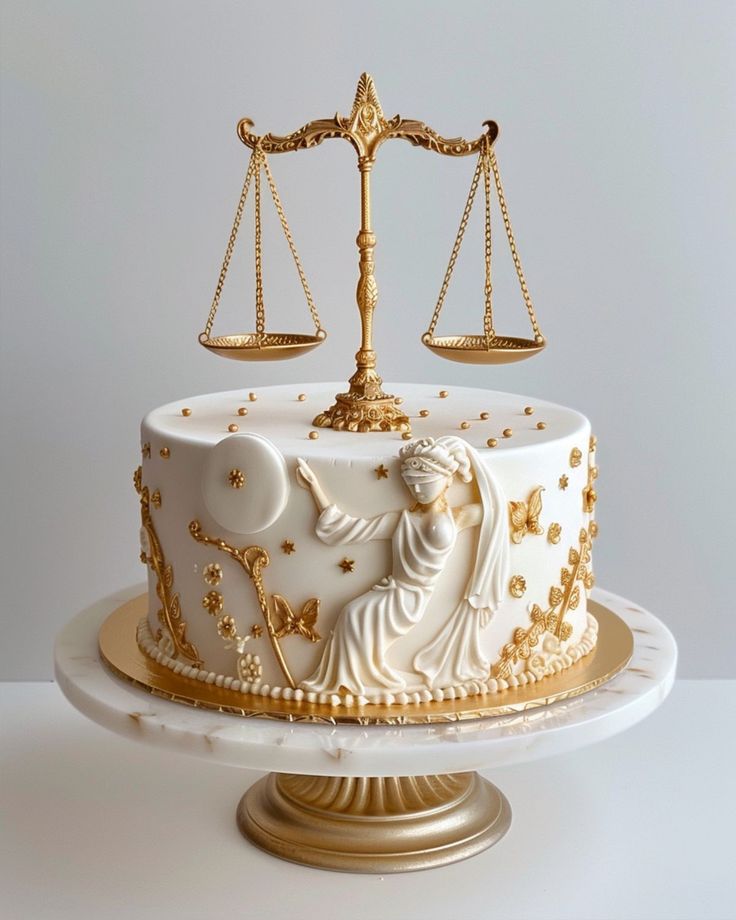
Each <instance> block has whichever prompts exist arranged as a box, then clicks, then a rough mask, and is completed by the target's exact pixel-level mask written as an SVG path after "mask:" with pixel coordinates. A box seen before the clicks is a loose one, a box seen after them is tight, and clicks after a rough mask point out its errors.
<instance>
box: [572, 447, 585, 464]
mask: <svg viewBox="0 0 736 920" xmlns="http://www.w3.org/2000/svg"><path fill="white" fill-rule="evenodd" d="M582 462H583V452H582V450H580V448H579V447H573V449H572V450H571V451H570V466H571V467H573V469H574V468H575V467H576V466H580V464H581V463H582Z"/></svg>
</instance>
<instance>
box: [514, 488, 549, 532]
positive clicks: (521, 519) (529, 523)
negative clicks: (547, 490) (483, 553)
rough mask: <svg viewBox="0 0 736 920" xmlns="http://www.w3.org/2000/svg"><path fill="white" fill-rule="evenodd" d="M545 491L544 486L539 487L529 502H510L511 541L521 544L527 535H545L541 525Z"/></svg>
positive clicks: (531, 495)
mask: <svg viewBox="0 0 736 920" xmlns="http://www.w3.org/2000/svg"><path fill="white" fill-rule="evenodd" d="M543 491H544V486H537V487H536V489H534V490H533V491H532V493H531V494H530V495H529V499H528V500H527V501H525V502H524V501H520V502H509V518H510V520H511V539H512V541H513V542H514V543H521V541H522V540H523V539H524V536H525V535H526V534H527V533H532V534H537V535H539V534H543V533H544V528H543V527H542V526H541V525H540V523H539V515H540V514H541V513H542V492H543Z"/></svg>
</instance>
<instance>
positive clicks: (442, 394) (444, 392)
mask: <svg viewBox="0 0 736 920" xmlns="http://www.w3.org/2000/svg"><path fill="white" fill-rule="evenodd" d="M449 395H450V394H449V393H448V392H447V390H440V399H447V397H448V396H449Z"/></svg>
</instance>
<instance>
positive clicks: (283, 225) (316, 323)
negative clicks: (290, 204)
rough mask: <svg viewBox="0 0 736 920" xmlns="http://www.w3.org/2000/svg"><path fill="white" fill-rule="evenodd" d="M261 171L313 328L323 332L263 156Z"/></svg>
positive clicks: (274, 184) (284, 214) (269, 170)
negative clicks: (265, 179) (262, 170)
mask: <svg viewBox="0 0 736 920" xmlns="http://www.w3.org/2000/svg"><path fill="white" fill-rule="evenodd" d="M263 169H264V171H265V173H266V178H267V179H268V186H269V188H270V189H271V197H272V198H273V203H274V207H275V208H276V213H277V214H278V215H279V220H280V221H281V229H282V230H283V231H284V236H285V237H286V242H287V243H288V244H289V249H290V250H291V256H292V258H293V259H294V265H296V270H297V272H298V273H299V280H300V281H301V283H302V288H303V290H304V296H305V297H306V298H307V306H308V307H309V312H310V313H311V315H312V321H313V323H314V328H315V329H316V331H317V332H318V333H319V332H323V331H324V330H323V329H322V323H321V322H320V318H319V313H318V312H317V307H316V306H315V305H314V300H312V292H311V291H310V290H309V284H308V283H307V276H306V275H305V274H304V269H303V268H302V262H301V259H300V258H299V253H298V252H297V251H296V246H295V244H294V239H293V237H292V235H291V230H290V229H289V224H288V223H287V220H286V213H285V211H284V208H283V205H282V204H281V199H280V198H279V193H278V191H277V190H276V183H275V182H274V180H273V176H272V175H271V167H270V166H269V165H268V160H267V159H266V157H265V155H264V157H263Z"/></svg>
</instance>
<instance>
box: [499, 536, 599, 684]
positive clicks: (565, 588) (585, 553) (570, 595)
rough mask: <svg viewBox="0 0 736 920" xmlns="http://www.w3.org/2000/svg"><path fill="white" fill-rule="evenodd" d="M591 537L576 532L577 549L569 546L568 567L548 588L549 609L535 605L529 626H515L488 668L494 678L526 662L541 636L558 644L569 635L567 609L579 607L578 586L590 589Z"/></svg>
mask: <svg viewBox="0 0 736 920" xmlns="http://www.w3.org/2000/svg"><path fill="white" fill-rule="evenodd" d="M590 547H591V538H590V534H589V533H588V531H587V530H586V529H585V528H584V527H583V528H581V530H580V537H579V544H578V548H577V549H575V547H574V546H573V547H570V551H569V553H568V557H567V562H568V566H569V568H565V567H563V568H562V571H561V573H560V585H553V586H552V587H551V588H550V589H549V598H548V601H549V607H548V609H547V610H542V608H541V607H540V606H539V605H538V604H532V606H531V608H530V610H529V616H530V617H531V621H532V624H531V626H529V627H528V628H527V629H524V628H523V627H521V626H519V627H517V628H516V629H515V630H514V634H513V637H512V640H511V642H508V643H507V644H506V645H504V647H503V649H502V650H501V657H500V658H499V659H498V661H497V662H496V663H495V664H494V665H493V667H492V668H491V674H492V675H493V677H495V678H504V679H505V678H507V677H509V676H510V674H511V668H512V666H513V665H514V664H516V662H517V661H519V660H525V659H527V658H528V657H529V656H530V654H531V651H532V649H533V648H534V647H535V646H536V645H537V643H538V642H539V640H540V638H541V637H542V636H543V635H544V634H545V633H547V632H548V633H551V634H552V635H553V636H556V638H557V639H559V640H560V641H561V642H564V641H565V640H566V639H569V638H570V636H571V635H572V626H571V625H570V624H569V623H568V622H566V621H565V614H566V613H567V611H568V610H575V609H576V608H577V607H578V605H579V604H580V585H579V584H577V582H579V581H580V582H582V583H583V585H584V587H585V588H586V589H587V590H590V588H592V587H593V573H592V572H591V571H590Z"/></svg>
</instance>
